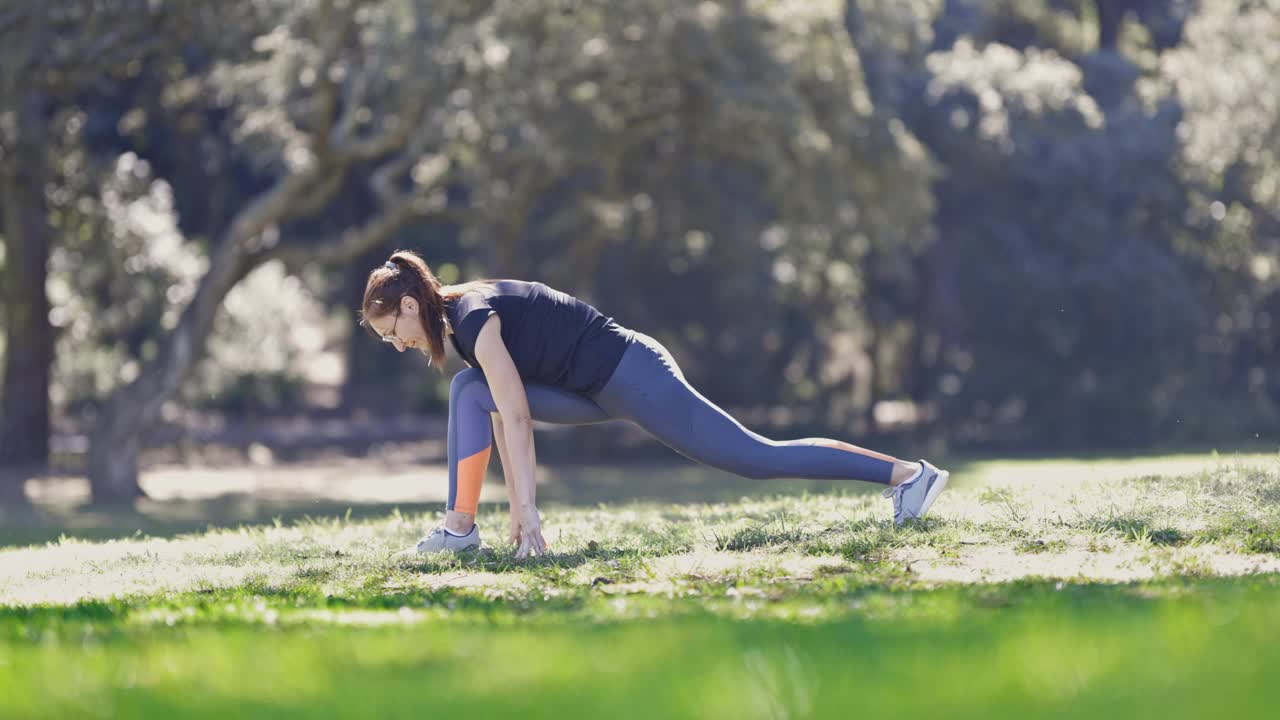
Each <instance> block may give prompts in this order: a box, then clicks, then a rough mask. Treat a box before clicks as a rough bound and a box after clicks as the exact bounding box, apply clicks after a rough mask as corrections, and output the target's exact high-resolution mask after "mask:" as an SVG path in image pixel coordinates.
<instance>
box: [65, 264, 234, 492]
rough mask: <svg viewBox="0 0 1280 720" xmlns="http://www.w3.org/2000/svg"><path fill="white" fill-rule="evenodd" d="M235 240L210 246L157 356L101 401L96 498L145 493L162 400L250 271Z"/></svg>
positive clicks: (94, 455)
mask: <svg viewBox="0 0 1280 720" xmlns="http://www.w3.org/2000/svg"><path fill="white" fill-rule="evenodd" d="M235 240H236V238H227V239H225V240H224V242H222V243H220V244H219V245H218V246H217V247H216V248H215V249H214V252H213V256H212V257H211V258H210V264H209V271H208V272H207V273H206V274H205V276H204V278H202V279H201V281H200V287H199V289H198V290H197V291H196V296H195V298H194V299H192V301H191V304H190V305H189V306H187V309H186V310H185V311H184V312H183V313H182V317H181V318H180V319H179V320H178V325H177V327H175V328H174V330H173V333H172V334H171V335H169V336H168V337H167V338H165V340H164V341H163V342H162V343H161V347H160V351H159V353H157V355H156V358H155V360H153V361H152V362H150V363H148V364H147V366H146V368H145V369H144V370H143V371H142V372H140V373H139V374H138V377H137V379H136V380H134V381H133V382H132V383H129V384H128V385H125V386H123V387H121V388H119V389H118V390H116V392H115V393H114V394H112V396H111V398H110V399H109V400H108V401H107V402H106V403H105V404H104V406H103V410H102V415H101V417H100V418H99V419H98V422H97V423H96V426H95V429H94V431H93V433H92V435H91V438H90V443H89V487H90V490H91V492H92V495H93V500H94V502H96V503H113V502H128V501H132V500H133V499H135V498H138V497H143V495H144V493H143V492H142V488H141V487H140V486H139V485H138V456H139V454H140V452H141V449H142V440H143V438H144V437H145V434H146V432H147V431H148V430H150V428H151V427H152V426H153V425H154V423H155V422H156V420H157V418H158V417H159V415H160V409H161V407H162V406H163V404H164V401H165V400H166V399H168V398H169V397H170V396H171V395H172V394H173V393H174V391H176V390H177V388H178V384H179V383H180V382H181V381H182V378H183V377H185V376H186V374H187V372H188V371H189V370H190V369H191V367H192V365H193V364H194V362H195V359H196V358H197V357H198V356H199V354H200V352H201V351H202V350H203V348H204V343H205V341H206V340H207V338H208V335H209V332H210V330H211V329H212V328H213V320H214V317H215V316H216V314H217V312H218V308H219V307H220V306H221V305H222V300H223V298H225V297H226V295H227V293H228V292H230V291H231V288H233V287H235V284H236V283H237V282H239V281H240V279H241V278H243V277H244V276H245V275H247V274H248V273H249V271H250V270H251V269H252V265H251V263H250V262H249V259H248V254H247V253H246V252H245V249H244V247H243V244H242V243H239V242H236V241H235Z"/></svg>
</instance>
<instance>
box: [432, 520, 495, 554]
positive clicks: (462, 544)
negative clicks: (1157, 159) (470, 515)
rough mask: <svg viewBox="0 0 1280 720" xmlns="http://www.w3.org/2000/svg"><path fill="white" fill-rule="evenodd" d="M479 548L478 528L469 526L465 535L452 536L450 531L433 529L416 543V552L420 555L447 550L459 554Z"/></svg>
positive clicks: (443, 528)
mask: <svg viewBox="0 0 1280 720" xmlns="http://www.w3.org/2000/svg"><path fill="white" fill-rule="evenodd" d="M478 547H480V526H479V525H476V524H474V523H473V524H472V525H471V531H470V532H468V533H467V534H466V535H457V534H454V532H453V531H452V530H449V529H448V528H446V527H444V526H441V527H438V528H435V529H434V530H432V531H431V532H430V533H428V534H427V536H426V537H424V538H422V539H421V540H419V541H418V552H420V553H437V552H443V551H445V550H448V551H450V552H454V553H459V552H463V551H466V550H475V549H476V548H478Z"/></svg>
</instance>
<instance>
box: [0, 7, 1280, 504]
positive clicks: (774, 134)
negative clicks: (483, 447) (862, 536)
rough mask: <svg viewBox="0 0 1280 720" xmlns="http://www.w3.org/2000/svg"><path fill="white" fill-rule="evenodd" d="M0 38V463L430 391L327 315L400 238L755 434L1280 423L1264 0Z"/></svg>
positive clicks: (113, 468) (49, 10)
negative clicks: (565, 304) (621, 351)
mask: <svg viewBox="0 0 1280 720" xmlns="http://www.w3.org/2000/svg"><path fill="white" fill-rule="evenodd" d="M0 36H2V37H3V40H4V43H3V45H0V60H2V63H0V64H2V65H3V68H2V69H0V82H2V84H0V101H2V102H3V104H2V105H0V198H2V199H3V202H2V203H0V240H2V241H3V242H0V248H2V254H0V266H2V269H0V273H3V274H2V275H0V277H2V278H3V288H2V289H0V297H2V298H3V314H2V317H3V323H4V339H3V346H2V347H0V354H2V355H3V367H4V383H3V390H2V392H3V396H2V397H0V403H2V404H3V405H2V407H3V413H2V414H0V428H3V433H2V435H0V462H3V463H34V464H42V463H44V462H46V461H47V459H48V458H49V455H50V452H51V450H50V446H49V442H48V438H49V437H50V436H51V434H53V435H54V436H55V437H77V436H81V437H84V438H86V439H87V443H88V444H87V445H85V446H83V447H77V448H73V449H74V450H75V451H76V452H79V453H83V454H84V456H85V458H86V461H87V465H86V467H85V471H86V473H87V474H88V475H90V477H91V478H92V479H93V483H94V493H95V496H96V497H98V498H99V499H113V498H114V499H127V498H129V497H132V496H133V495H135V494H136V493H137V492H138V490H137V484H136V475H137V468H138V466H137V461H138V454H139V451H140V448H141V447H142V446H143V445H144V444H145V442H146V439H147V437H148V435H149V433H151V432H152V431H153V430H154V429H155V428H156V427H157V426H158V425H162V424H166V423H170V424H184V423H185V424H190V423H194V422H197V421H198V420H197V419H198V418H201V417H210V416H219V417H225V418H230V419H233V420H234V419H245V418H254V417H262V416H265V415H280V414H290V415H292V414H308V415H325V416H338V417H352V416H356V415H359V414H361V413H370V412H371V413H373V414H375V415H383V414H388V413H391V414H398V413H439V412H444V411H445V408H446V402H445V400H446V398H447V393H446V389H447V385H446V383H447V381H448V375H444V376H441V375H439V374H437V373H434V372H429V371H426V370H425V368H424V366H423V364H422V363H421V362H420V358H417V357H407V356H400V355H397V354H395V353H388V352H386V351H385V348H383V347H380V346H379V344H378V343H374V342H370V341H369V339H368V338H367V337H366V336H364V335H362V334H360V333H356V332H354V330H355V320H356V311H357V309H358V305H359V299H360V293H361V291H362V289H363V285H364V279H365V276H366V274H367V272H368V270H369V269H371V268H372V267H375V266H376V265H378V264H380V263H381V262H382V260H383V259H385V256H386V254H387V253H388V252H389V251H391V250H393V249H395V248H400V247H408V248H413V249H415V250H417V251H419V252H420V253H422V254H423V255H424V257H426V258H427V260H428V262H429V263H431V265H432V266H433V267H434V268H435V270H436V272H437V273H438V274H439V275H440V277H441V279H442V280H443V281H444V282H446V283H448V282H455V281H459V280H463V279H467V278H470V277H477V276H508V277H519V278H526V279H537V280H541V281H543V282H546V283H548V284H549V285H552V286H553V287H557V288H560V289H563V290H565V291H566V292H570V293H573V294H575V295H577V296H578V297H580V298H582V299H584V300H586V301H588V302H591V303H592V304H594V305H596V306H597V307H598V308H600V309H601V310H602V311H603V312H604V313H605V314H607V315H610V316H613V317H614V318H615V319H617V320H618V322H620V323H622V324H623V325H626V326H629V327H633V328H637V329H640V330H642V331H644V332H646V333H649V334H651V335H653V336H655V337H657V338H658V339H659V340H661V341H662V342H664V343H666V344H668V346H669V347H671V348H672V350H673V352H674V353H675V355H676V357H677V358H678V359H679V360H680V362H681V364H682V366H683V367H684V369H685V372H686V375H687V377H688V378H689V379H690V381H691V382H692V383H693V384H694V385H695V386H696V387H698V388H699V389H700V390H701V391H702V392H704V394H706V395H707V396H708V397H709V398H711V399H712V400H714V401H716V402H718V403H721V404H722V405H725V406H726V407H728V408H730V409H731V410H732V411H733V412H734V413H735V415H737V416H738V417H739V418H740V419H742V420H743V421H744V422H745V423H747V424H748V425H750V426H751V427H753V429H757V430H759V431H760V432H763V433H765V434H769V435H771V436H774V437H801V436H806V435H814V434H822V435H829V436H834V437H840V438H846V439H852V440H856V441H858V442H860V443H862V444H868V445H873V446H882V447H885V448H886V449H889V450H891V451H893V450H897V449H904V450H905V449H907V448H908V447H911V446H913V445H915V444H916V443H920V442H925V441H930V442H933V443H934V444H935V445H937V444H941V445H947V446H949V447H952V448H965V449H986V450H999V451H1001V452H1012V451H1018V450H1027V451H1031V450H1038V451H1045V450H1062V451H1068V450H1080V449H1088V448H1102V447H1132V446H1137V445H1159V446H1162V447H1172V446H1176V445H1177V444H1179V443H1200V442H1231V441H1237V440H1245V439H1252V438H1253V437H1254V436H1258V437H1262V436H1266V435H1267V434H1268V433H1269V434H1270V436H1271V437H1274V436H1275V433H1276V431H1277V430H1278V429H1280V417H1278V415H1277V408H1278V407H1280V378H1278V377H1277V373H1278V372H1280V368H1278V367H1277V364H1276V362H1275V357H1276V349H1277V335H1278V331H1277V328H1276V326H1275V324H1276V322H1277V315H1278V313H1280V293H1278V292H1277V285H1278V284H1280V279H1278V276H1280V267H1278V266H1277V258H1278V257H1280V253H1278V252H1277V251H1278V250H1280V248H1278V247H1277V245H1278V244H1280V211H1277V207H1280V203H1278V202H1277V200H1280V175H1278V174H1277V172H1278V170H1277V168H1278V164H1277V161H1278V159H1280V158H1277V152H1276V149H1275V148H1277V147H1280V85H1277V84H1276V83H1275V82H1274V80H1273V79H1272V78H1271V77H1270V71H1271V70H1272V69H1273V68H1275V67H1277V66H1278V65H1280V0H1251V1H1250V0H1225V1H1224V2H1214V3H1208V2H1194V1H1192V0H1131V1H1125V0H1115V1H1111V0H1035V1H1032V2H1021V1H1020V2H1012V1H1007V2H1006V1H1004V0H990V1H987V2H979V1H978V0H909V1H907V2H903V1H901V0H846V1H843V2H841V1H838V0H827V1H817V2H815V1H805V2H800V1H799V0H769V1H766V0H754V1H747V0H738V1H735V0H725V1H723V2H700V3H683V2H674V1H672V0H636V1H635V2H628V3H617V2H613V3H611V2H603V0H595V1H591V0H526V1H525V2H503V1H499V0H489V1H480V0H477V1H474V2H472V1H466V0H455V1H454V2H443V3H440V2H432V3H428V2H425V0H378V1H373V0H370V1H367V2H361V1H358V0H348V1H346V2H343V1H342V0H310V1H307V2H285V1H283V0H234V1H232V2H226V3H219V4H218V5H217V6H216V8H215V7H214V6H212V5H208V4H196V3H180V2H142V1H141V0H139V2H130V1H128V0H65V1H63V2H14V3H8V4H6V6H5V9H3V10H0ZM50 418H52V420H50ZM55 430H57V432H56V433H55V432H54V431H55ZM575 432H579V433H581V436H582V438H584V439H590V438H592V437H593V433H595V432H596V429H593V428H581V429H579V430H578V431H575ZM596 440H598V438H596ZM583 447H584V448H586V447H596V448H599V447H601V446H600V444H599V442H595V441H593V442H584V443H583ZM584 452H585V451H584ZM10 490H11V489H10Z"/></svg>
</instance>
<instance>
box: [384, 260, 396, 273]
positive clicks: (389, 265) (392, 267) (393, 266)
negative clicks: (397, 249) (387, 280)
mask: <svg viewBox="0 0 1280 720" xmlns="http://www.w3.org/2000/svg"><path fill="white" fill-rule="evenodd" d="M382 267H384V268H387V269H388V270H395V271H396V272H399V271H400V266H399V265H396V264H395V263H393V262H391V261H390V260H388V261H386V262H384V263H382Z"/></svg>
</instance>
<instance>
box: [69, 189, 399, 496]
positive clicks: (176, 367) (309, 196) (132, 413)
mask: <svg viewBox="0 0 1280 720" xmlns="http://www.w3.org/2000/svg"><path fill="white" fill-rule="evenodd" d="M346 171H347V166H346V165H342V166H340V167H332V166H319V165H318V166H317V167H315V168H313V169H312V170H310V171H307V172H305V173H300V174H298V175H291V176H289V177H286V178H284V179H282V180H280V181H279V182H277V184H276V185H275V186H274V187H273V188H272V189H270V190H268V191H266V192H265V193H263V194H262V195H261V196H259V197H258V198H257V199H256V200H254V201H253V202H252V203H250V204H249V205H248V206H247V207H245V208H244V209H243V210H241V211H240V212H239V213H238V214H237V215H236V217H235V219H234V220H233V221H232V222H231V223H230V224H229V226H228V229H227V232H226V235H225V237H223V238H222V240H221V241H220V242H219V243H218V244H217V245H216V246H215V247H214V249H213V251H212V255H211V256H210V259H209V270H208V271H207V272H206V273H205V275H204V277H203V278H201V279H200V287H199V288H198V289H197V290H196V295H195V298H193V299H192V301H191V304H190V305H188V306H187V308H186V310H184V311H183V313H182V316H181V317H180V318H179V320H178V325H177V327H175V328H174V330H173V333H172V334H170V335H169V337H167V338H165V340H164V341H163V342H162V343H161V345H160V350H159V352H158V353H157V355H156V358H155V359H154V360H153V361H151V362H150V363H147V365H146V366H144V368H143V369H142V371H141V372H140V373H139V374H138V378H137V379H136V380H134V381H133V382H132V383H130V384H128V385H125V386H123V387H120V388H118V389H117V390H116V391H115V393H114V394H113V395H112V396H111V399H110V400H109V401H108V402H107V403H106V404H105V406H104V408H103V414H102V416H101V417H100V418H99V419H98V422H97V423H96V426H95V429H94V431H93V433H92V434H91V436H90V440H89V486H90V490H91V491H92V495H93V500H94V502H119V501H130V500H132V499H134V498H137V497H141V496H142V495H143V492H142V489H141V488H140V487H139V485H138V455H139V453H140V450H141V446H142V438H143V437H145V435H146V433H147V432H148V431H149V430H150V429H151V427H152V426H153V425H154V424H155V422H156V419H157V418H158V417H159V415H160V409H161V408H162V407H163V405H164V402H165V400H167V399H168V398H169V397H170V396H172V395H173V393H174V392H175V391H176V390H177V389H178V385H179V383H180V382H181V381H182V379H183V377H185V376H186V374H187V372H188V371H190V369H191V367H192V366H193V365H194V364H195V361H196V360H197V358H198V357H199V356H200V353H201V352H202V351H203V349H204V344H205V342H206V340H207V339H208V336H209V332H210V330H211V329H212V327H213V321H214V318H215V316H216V314H217V312H218V308H219V307H221V305H222V301H223V299H224V298H225V297H226V296H227V293H229V292H231V289H232V288H233V287H235V285H236V283H238V282H240V280H241V279H243V278H244V277H245V276H246V275H248V274H249V272H250V271H252V270H253V269H254V268H256V267H257V266H259V265H261V264H263V263H265V262H267V261H269V260H273V259H280V260H282V261H283V262H285V264H286V265H289V264H290V263H297V264H303V263H306V262H313V263H333V262H340V261H349V260H350V258H351V257H353V256H356V255H359V254H360V253H363V252H366V251H368V250H369V249H370V248H372V247H375V246H377V245H378V244H380V243H383V242H386V239H387V237H388V236H390V235H391V233H392V232H394V231H395V230H396V229H397V228H398V227H400V226H401V225H402V224H403V223H404V222H405V221H406V220H407V219H408V218H409V217H410V216H411V215H412V214H413V210H412V203H411V202H408V201H405V202H402V203H400V204H398V205H395V206H393V207H390V208H383V210H382V212H380V213H379V214H377V215H375V216H374V217H373V218H372V219H371V220H369V221H368V222H366V223H365V224H363V225H361V226H358V227H354V228H348V229H347V230H346V231H345V232H342V233H341V234H339V235H336V236H335V238H334V239H332V240H330V241H328V242H319V243H316V242H312V243H307V244H299V245H287V244H286V245H280V246H277V247H271V248H263V247H254V242H253V241H254V239H255V238H260V237H261V235H262V233H263V231H264V230H265V229H266V228H267V227H269V226H271V225H274V224H275V223H277V222H279V221H280V219H281V218H283V217H285V216H287V215H288V214H289V213H291V212H293V211H294V210H296V209H297V206H298V205H299V204H300V203H303V202H308V203H311V202H324V201H325V200H326V199H327V198H328V197H331V196H332V195H333V194H334V192H336V188H337V186H336V185H329V184H326V185H325V186H324V187H325V189H324V190H319V191H318V190H317V186H316V183H317V181H318V180H319V179H321V178H327V177H330V174H331V173H345V172H346ZM317 193H319V194H317ZM304 197H305V199H304Z"/></svg>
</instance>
